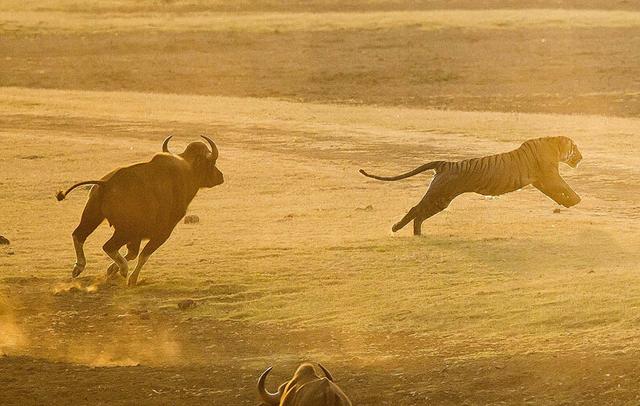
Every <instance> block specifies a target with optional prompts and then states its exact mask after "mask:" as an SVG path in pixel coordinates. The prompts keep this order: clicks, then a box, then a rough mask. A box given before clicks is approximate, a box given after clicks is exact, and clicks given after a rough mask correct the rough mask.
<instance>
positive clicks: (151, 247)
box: [127, 235, 169, 286]
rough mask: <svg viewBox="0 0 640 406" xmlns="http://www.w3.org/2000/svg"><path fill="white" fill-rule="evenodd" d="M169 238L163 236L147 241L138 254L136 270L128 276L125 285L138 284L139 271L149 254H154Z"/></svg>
mask: <svg viewBox="0 0 640 406" xmlns="http://www.w3.org/2000/svg"><path fill="white" fill-rule="evenodd" d="M167 238H169V236H168V235H167V236H163V237H160V238H152V239H150V240H149V242H148V243H147V245H145V246H144V248H143V249H142V252H141V253H140V257H139V258H138V263H137V264H136V268H135V269H134V270H133V272H131V275H130V276H129V280H128V281H127V285H129V286H136V284H137V283H138V276H139V275H140V270H141V269H142V267H143V266H144V264H146V263H147V260H149V257H150V256H151V254H153V253H154V252H155V250H157V249H158V248H159V247H160V246H161V245H162V244H164V242H165V241H167Z"/></svg>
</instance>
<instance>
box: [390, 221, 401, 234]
mask: <svg viewBox="0 0 640 406" xmlns="http://www.w3.org/2000/svg"><path fill="white" fill-rule="evenodd" d="M400 228H401V227H400V225H399V224H398V223H396V224H394V225H393V227H391V231H393V232H394V233H395V232H396V231H398V230H400Z"/></svg>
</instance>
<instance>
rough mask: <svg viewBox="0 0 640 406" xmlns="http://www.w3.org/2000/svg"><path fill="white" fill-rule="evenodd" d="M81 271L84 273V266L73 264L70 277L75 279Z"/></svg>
mask: <svg viewBox="0 0 640 406" xmlns="http://www.w3.org/2000/svg"><path fill="white" fill-rule="evenodd" d="M82 271H84V265H79V264H75V265H74V266H73V272H71V277H72V278H77V277H78V276H79V275H80V274H81V273H82Z"/></svg>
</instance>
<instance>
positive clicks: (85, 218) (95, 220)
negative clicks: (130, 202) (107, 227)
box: [71, 191, 104, 278]
mask: <svg viewBox="0 0 640 406" xmlns="http://www.w3.org/2000/svg"><path fill="white" fill-rule="evenodd" d="M103 221H104V215H103V214H102V210H101V209H100V199H99V197H98V196H97V195H96V194H95V193H93V191H92V194H91V195H89V200H87V204H86V206H85V207H84V210H83V211H82V217H81V218H80V224H78V227H76V229H75V230H73V233H72V234H71V236H72V238H73V247H74V248H75V251H76V263H75V265H74V267H73V272H72V273H71V276H72V277H73V278H76V277H78V275H80V274H81V273H82V271H84V269H85V267H86V266H87V259H86V258H85V256H84V242H85V241H86V240H87V237H88V236H89V235H90V234H91V233H93V232H94V231H95V229H96V228H98V226H99V225H100V223H102V222H103Z"/></svg>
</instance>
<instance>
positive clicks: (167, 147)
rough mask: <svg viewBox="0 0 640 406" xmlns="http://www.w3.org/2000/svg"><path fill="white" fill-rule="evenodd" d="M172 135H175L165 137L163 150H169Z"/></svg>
mask: <svg viewBox="0 0 640 406" xmlns="http://www.w3.org/2000/svg"><path fill="white" fill-rule="evenodd" d="M171 137H173V135H170V136H168V137H167V138H165V139H164V142H163V143H162V152H169V153H171V152H170V151H169V140H170V139H171Z"/></svg>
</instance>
